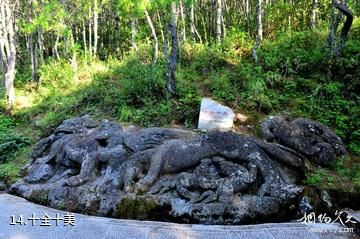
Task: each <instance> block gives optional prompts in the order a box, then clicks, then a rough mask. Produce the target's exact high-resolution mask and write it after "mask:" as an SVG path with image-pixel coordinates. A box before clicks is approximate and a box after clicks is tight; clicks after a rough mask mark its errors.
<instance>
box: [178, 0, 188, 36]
mask: <svg viewBox="0 0 360 239" xmlns="http://www.w3.org/2000/svg"><path fill="white" fill-rule="evenodd" d="M179 5H180V17H181V40H182V42H183V43H185V42H186V27H185V26H186V24H185V13H184V7H183V2H182V0H180V2H179Z"/></svg>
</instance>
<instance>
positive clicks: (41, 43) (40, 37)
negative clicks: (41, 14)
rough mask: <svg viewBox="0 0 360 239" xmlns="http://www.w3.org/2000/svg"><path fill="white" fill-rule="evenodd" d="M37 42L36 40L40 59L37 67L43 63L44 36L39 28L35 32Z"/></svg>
mask: <svg viewBox="0 0 360 239" xmlns="http://www.w3.org/2000/svg"><path fill="white" fill-rule="evenodd" d="M37 40H38V45H39V57H40V64H39V65H41V64H42V63H43V62H44V50H45V46H44V35H43V30H42V28H41V27H39V28H38V31H37Z"/></svg>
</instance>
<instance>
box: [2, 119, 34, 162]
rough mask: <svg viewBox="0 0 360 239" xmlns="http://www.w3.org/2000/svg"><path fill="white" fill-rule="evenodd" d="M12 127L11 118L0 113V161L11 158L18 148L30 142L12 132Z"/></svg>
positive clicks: (13, 124)
mask: <svg viewBox="0 0 360 239" xmlns="http://www.w3.org/2000/svg"><path fill="white" fill-rule="evenodd" d="M14 127H15V122H14V120H13V119H11V118H10V117H7V116H5V115H2V114H1V115H0V163H4V162H6V161H8V160H10V159H12V158H13V157H14V156H15V154H16V152H17V151H18V150H19V149H21V148H22V147H24V146H26V145H28V144H29V143H30V142H29V140H28V139H27V138H25V137H22V136H19V135H16V134H14V133H13V132H12V129H13V128H14Z"/></svg>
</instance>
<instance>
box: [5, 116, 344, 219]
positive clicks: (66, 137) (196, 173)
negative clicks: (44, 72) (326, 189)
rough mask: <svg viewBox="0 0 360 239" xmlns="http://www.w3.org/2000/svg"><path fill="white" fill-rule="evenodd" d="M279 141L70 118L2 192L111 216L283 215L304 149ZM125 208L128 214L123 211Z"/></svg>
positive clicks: (294, 202)
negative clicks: (21, 175)
mask: <svg viewBox="0 0 360 239" xmlns="http://www.w3.org/2000/svg"><path fill="white" fill-rule="evenodd" d="M276 122H277V121H276ZM295 122H297V123H296V124H295V125H296V127H297V128H296V127H295V126H291V127H295V128H296V130H297V131H296V132H298V135H300V136H301V137H302V134H305V135H306V134H307V131H308V130H307V128H306V127H305V128H304V127H303V126H302V125H303V124H302V123H301V121H295ZM285 124H286V122H285ZM275 127H277V125H276V124H275V126H273V123H272V122H270V123H268V125H267V126H266V125H265V126H263V128H264V129H268V131H269V132H270V133H271V134H269V135H270V136H272V137H273V138H275V139H277V138H279V139H283V138H281V137H279V136H278V132H279V131H280V130H282V128H281V127H280V128H279V131H278V128H276V130H274V128H275ZM286 127H288V126H287V125H286ZM318 128H320V129H321V130H323V131H324V129H323V128H321V127H317V128H316V129H318ZM324 132H325V133H328V132H327V131H324ZM280 135H282V134H280ZM329 135H330V136H331V137H332V135H331V134H329ZM270 136H269V137H270ZM330 136H329V137H330ZM301 137H300V138H301ZM284 138H285V139H287V138H286V137H284ZM267 139H269V138H267ZM301 139H302V138H301ZM331 139H333V138H331ZM334 139H337V138H334ZM278 141H279V143H283V141H282V140H278ZM286 142H287V141H285V143H283V144H284V145H285V146H284V145H279V144H275V143H268V142H265V141H262V140H260V139H257V138H255V137H251V136H246V135H240V134H236V133H233V132H218V131H211V132H205V133H204V132H197V133H196V132H192V131H186V130H180V129H166V128H146V129H141V128H137V127H134V126H130V127H122V126H120V125H119V124H117V123H114V122H111V121H108V120H103V121H102V122H100V123H97V122H95V121H94V120H92V119H91V118H90V117H89V116H83V117H77V118H73V119H70V120H65V121H64V122H63V123H62V124H61V125H59V126H58V127H57V128H56V129H55V131H54V133H53V134H52V135H50V136H49V137H47V138H45V139H42V140H41V141H39V143H38V144H37V146H36V147H35V148H34V150H33V152H32V161H31V162H30V164H29V165H27V167H26V169H27V175H26V176H25V177H24V178H23V179H21V180H20V181H18V182H17V183H15V184H14V185H12V187H11V188H10V192H11V193H14V194H17V195H20V196H22V197H24V198H27V199H29V200H31V201H35V202H40V203H43V204H46V205H49V206H52V207H56V208H61V209H66V210H69V211H76V212H84V213H87V214H94V215H104V216H111V217H123V216H124V215H125V216H126V215H130V214H131V215H136V216H135V218H140V216H139V217H138V216H137V215H140V214H141V215H145V216H141V218H142V219H157V220H162V219H164V218H166V220H173V221H182V222H201V223H207V224H227V223H232V224H241V223H247V222H250V221H251V222H260V221H269V218H271V219H272V220H282V219H285V218H287V217H288V216H289V215H290V213H289V212H290V210H289V208H292V209H293V210H295V211H296V210H297V208H298V205H299V202H300V199H301V194H302V188H301V187H300V186H297V182H298V181H299V180H301V179H302V176H303V174H304V159H305V158H304V156H308V155H310V154H306V153H304V152H307V151H304V150H302V148H301V147H300V146H302V144H300V146H296V147H294V146H293V145H292V144H290V143H286ZM333 142H335V141H331V142H328V144H329V145H331V143H333ZM336 142H337V141H336ZM295 145H296V144H295ZM332 146H333V145H332ZM335 147H336V145H335ZM334 150H335V149H334ZM339 152H342V151H341V150H340V151H339ZM302 154H304V156H303V155H302ZM129 202H130V204H129ZM131 202H133V204H131ZM135 202H136V203H135ZM129 205H135V206H133V207H132V208H131V207H129ZM131 210H134V211H135V213H130V214H127V212H129V211H131ZM139 210H141V212H140V211H139ZM155 210H156V211H155ZM155 215H158V216H155Z"/></svg>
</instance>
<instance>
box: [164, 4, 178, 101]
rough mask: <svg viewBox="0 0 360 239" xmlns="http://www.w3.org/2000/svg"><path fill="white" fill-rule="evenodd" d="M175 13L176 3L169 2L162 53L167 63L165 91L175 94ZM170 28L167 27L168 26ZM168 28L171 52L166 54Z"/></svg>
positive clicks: (176, 45) (176, 44) (176, 47)
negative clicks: (168, 15)
mask: <svg viewBox="0 0 360 239" xmlns="http://www.w3.org/2000/svg"><path fill="white" fill-rule="evenodd" d="M176 15H177V13H176V3H175V2H172V3H171V18H170V24H168V23H167V22H166V23H165V31H164V32H165V36H166V37H165V42H164V54H165V59H166V64H167V73H166V79H167V82H166V89H167V91H168V92H169V93H170V94H171V95H173V96H175V95H176V94H177V93H176V65H177V54H178V47H179V46H178V37H177V16H176ZM168 26H169V27H170V29H168V28H169V27H168ZM169 30H170V34H171V53H170V56H168V54H167V51H168V39H167V34H168V32H169Z"/></svg>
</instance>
